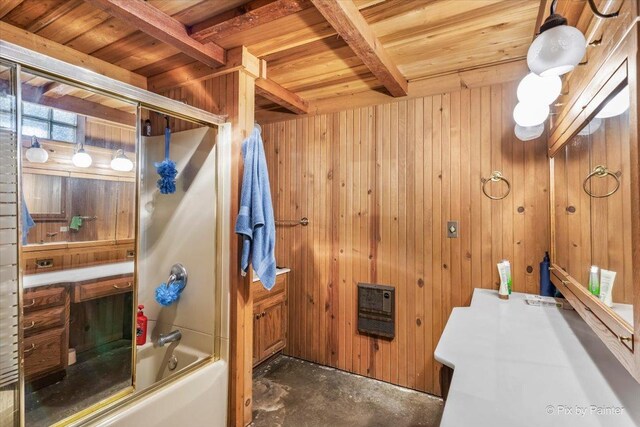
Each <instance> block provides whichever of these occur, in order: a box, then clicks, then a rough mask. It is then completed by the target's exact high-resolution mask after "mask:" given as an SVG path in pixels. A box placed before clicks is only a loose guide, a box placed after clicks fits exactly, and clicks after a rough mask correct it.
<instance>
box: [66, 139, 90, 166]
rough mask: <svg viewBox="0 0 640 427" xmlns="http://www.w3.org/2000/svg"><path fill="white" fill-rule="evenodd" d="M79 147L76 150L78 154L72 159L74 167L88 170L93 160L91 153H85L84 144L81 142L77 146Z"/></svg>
mask: <svg viewBox="0 0 640 427" xmlns="http://www.w3.org/2000/svg"><path fill="white" fill-rule="evenodd" d="M77 147H79V148H76V152H75V153H74V155H73V157H72V158H71V161H72V162H73V165H74V166H76V167H78V168H88V167H89V166H91V163H92V162H93V159H92V158H91V156H90V155H89V153H87V152H86V151H84V144H82V143H81V142H80V143H78V144H77Z"/></svg>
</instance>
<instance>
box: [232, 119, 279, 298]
mask: <svg viewBox="0 0 640 427" xmlns="http://www.w3.org/2000/svg"><path fill="white" fill-rule="evenodd" d="M242 158H243V159H244V173H243V176H242V190H241V194H240V212H239V213H238V219H237V221H236V233H238V234H240V235H241V236H243V239H242V258H241V261H240V267H241V269H242V274H243V275H245V274H246V273H247V271H248V269H249V261H251V264H253V269H254V270H255V271H256V274H257V275H258V278H259V279H260V281H261V282H262V284H263V285H264V287H265V288H266V289H271V288H273V285H275V283H276V257H275V247H276V225H275V221H274V218H273V206H272V205H271V190H270V189H269V173H268V172H267V159H266V158H265V155H264V146H263V145H262V137H261V136H260V126H258V125H255V126H254V128H253V131H252V132H251V136H249V138H247V139H246V140H245V141H244V142H243V143H242Z"/></svg>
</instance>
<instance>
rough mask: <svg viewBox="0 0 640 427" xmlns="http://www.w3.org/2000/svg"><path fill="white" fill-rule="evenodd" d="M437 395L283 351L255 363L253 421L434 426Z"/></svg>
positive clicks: (265, 425) (284, 425)
mask: <svg viewBox="0 0 640 427" xmlns="http://www.w3.org/2000/svg"><path fill="white" fill-rule="evenodd" d="M442 408H443V403H442V399H440V398H437V397H434V396H431V395H428V394H425V393H420V392H417V391H413V390H408V389H405V388H402V387H397V386H394V385H391V384H387V383H384V382H381V381H376V380H372V379H369V378H365V377H361V376H358V375H354V374H349V373H346V372H343V371H339V370H336V369H333V368H328V367H325V366H320V365H316V364H314V363H309V362H305V361H302V360H299V359H294V358H291V357H287V356H278V357H277V358H275V359H273V360H271V361H269V362H267V363H265V364H263V365H261V366H259V367H258V368H257V369H256V370H255V371H254V379H253V419H254V421H253V423H252V424H251V425H252V426H253V427H289V426H291V427H304V426H306V427H316V426H318V427H319V426H332V427H339V426H349V427H358V426H363V427H364V426H366V427H391V426H393V427H418V426H438V425H439V424H440V417H441V416H442Z"/></svg>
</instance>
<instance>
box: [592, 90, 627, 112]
mask: <svg viewBox="0 0 640 427" xmlns="http://www.w3.org/2000/svg"><path fill="white" fill-rule="evenodd" d="M629 95H630V94H629V85H627V86H625V87H624V88H623V89H622V90H621V91H620V92H619V93H618V94H617V95H616V96H614V97H613V98H612V99H611V100H610V101H609V102H607V104H606V105H605V106H604V107H602V109H601V110H600V111H599V112H598V114H596V118H598V119H608V118H609V117H615V116H619V115H620V114H624V113H625V112H626V111H627V110H628V109H629V105H630V97H629Z"/></svg>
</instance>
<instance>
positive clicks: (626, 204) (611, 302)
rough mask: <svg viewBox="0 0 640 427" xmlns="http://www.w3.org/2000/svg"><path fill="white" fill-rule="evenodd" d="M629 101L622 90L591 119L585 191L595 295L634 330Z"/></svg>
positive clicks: (627, 88) (624, 90)
mask: <svg viewBox="0 0 640 427" xmlns="http://www.w3.org/2000/svg"><path fill="white" fill-rule="evenodd" d="M629 103H630V97H629V86H626V87H625V88H624V89H622V90H621V91H620V92H619V93H618V94H617V95H616V96H615V97H613V98H612V99H611V100H610V101H609V102H608V103H606V104H605V105H604V106H603V107H602V109H601V110H600V111H599V112H598V114H596V116H595V118H594V119H593V120H592V126H593V127H594V128H595V129H594V130H593V131H592V132H591V133H590V135H589V138H590V153H591V154H590V165H589V168H590V172H591V175H590V176H589V175H586V176H588V177H589V178H588V179H587V182H586V184H585V186H584V187H585V188H584V192H585V193H588V196H589V199H590V202H591V262H592V264H593V265H594V266H596V267H597V268H598V269H599V277H598V279H599V283H598V288H599V289H597V291H596V292H593V293H594V294H596V293H597V294H599V296H600V297H601V300H603V302H605V303H606V305H608V306H610V307H611V308H612V309H613V311H615V312H616V313H618V314H619V315H620V316H621V317H622V318H623V319H625V320H626V321H627V323H629V324H630V325H632V326H633V306H632V305H631V304H632V303H633V280H632V266H633V264H632V253H633V245H632V241H631V215H632V212H631V180H630V172H631V164H630V162H631V151H630V134H629V132H630V129H629V128H630V115H629V114H630V113H629ZM594 122H596V124H595V125H593V123H594ZM598 122H599V123H598ZM636 214H637V213H636ZM614 274H615V278H614V277H613V275H614ZM585 283H588V282H585ZM610 284H612V285H613V286H612V287H611V286H610ZM592 291H593V289H592Z"/></svg>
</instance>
